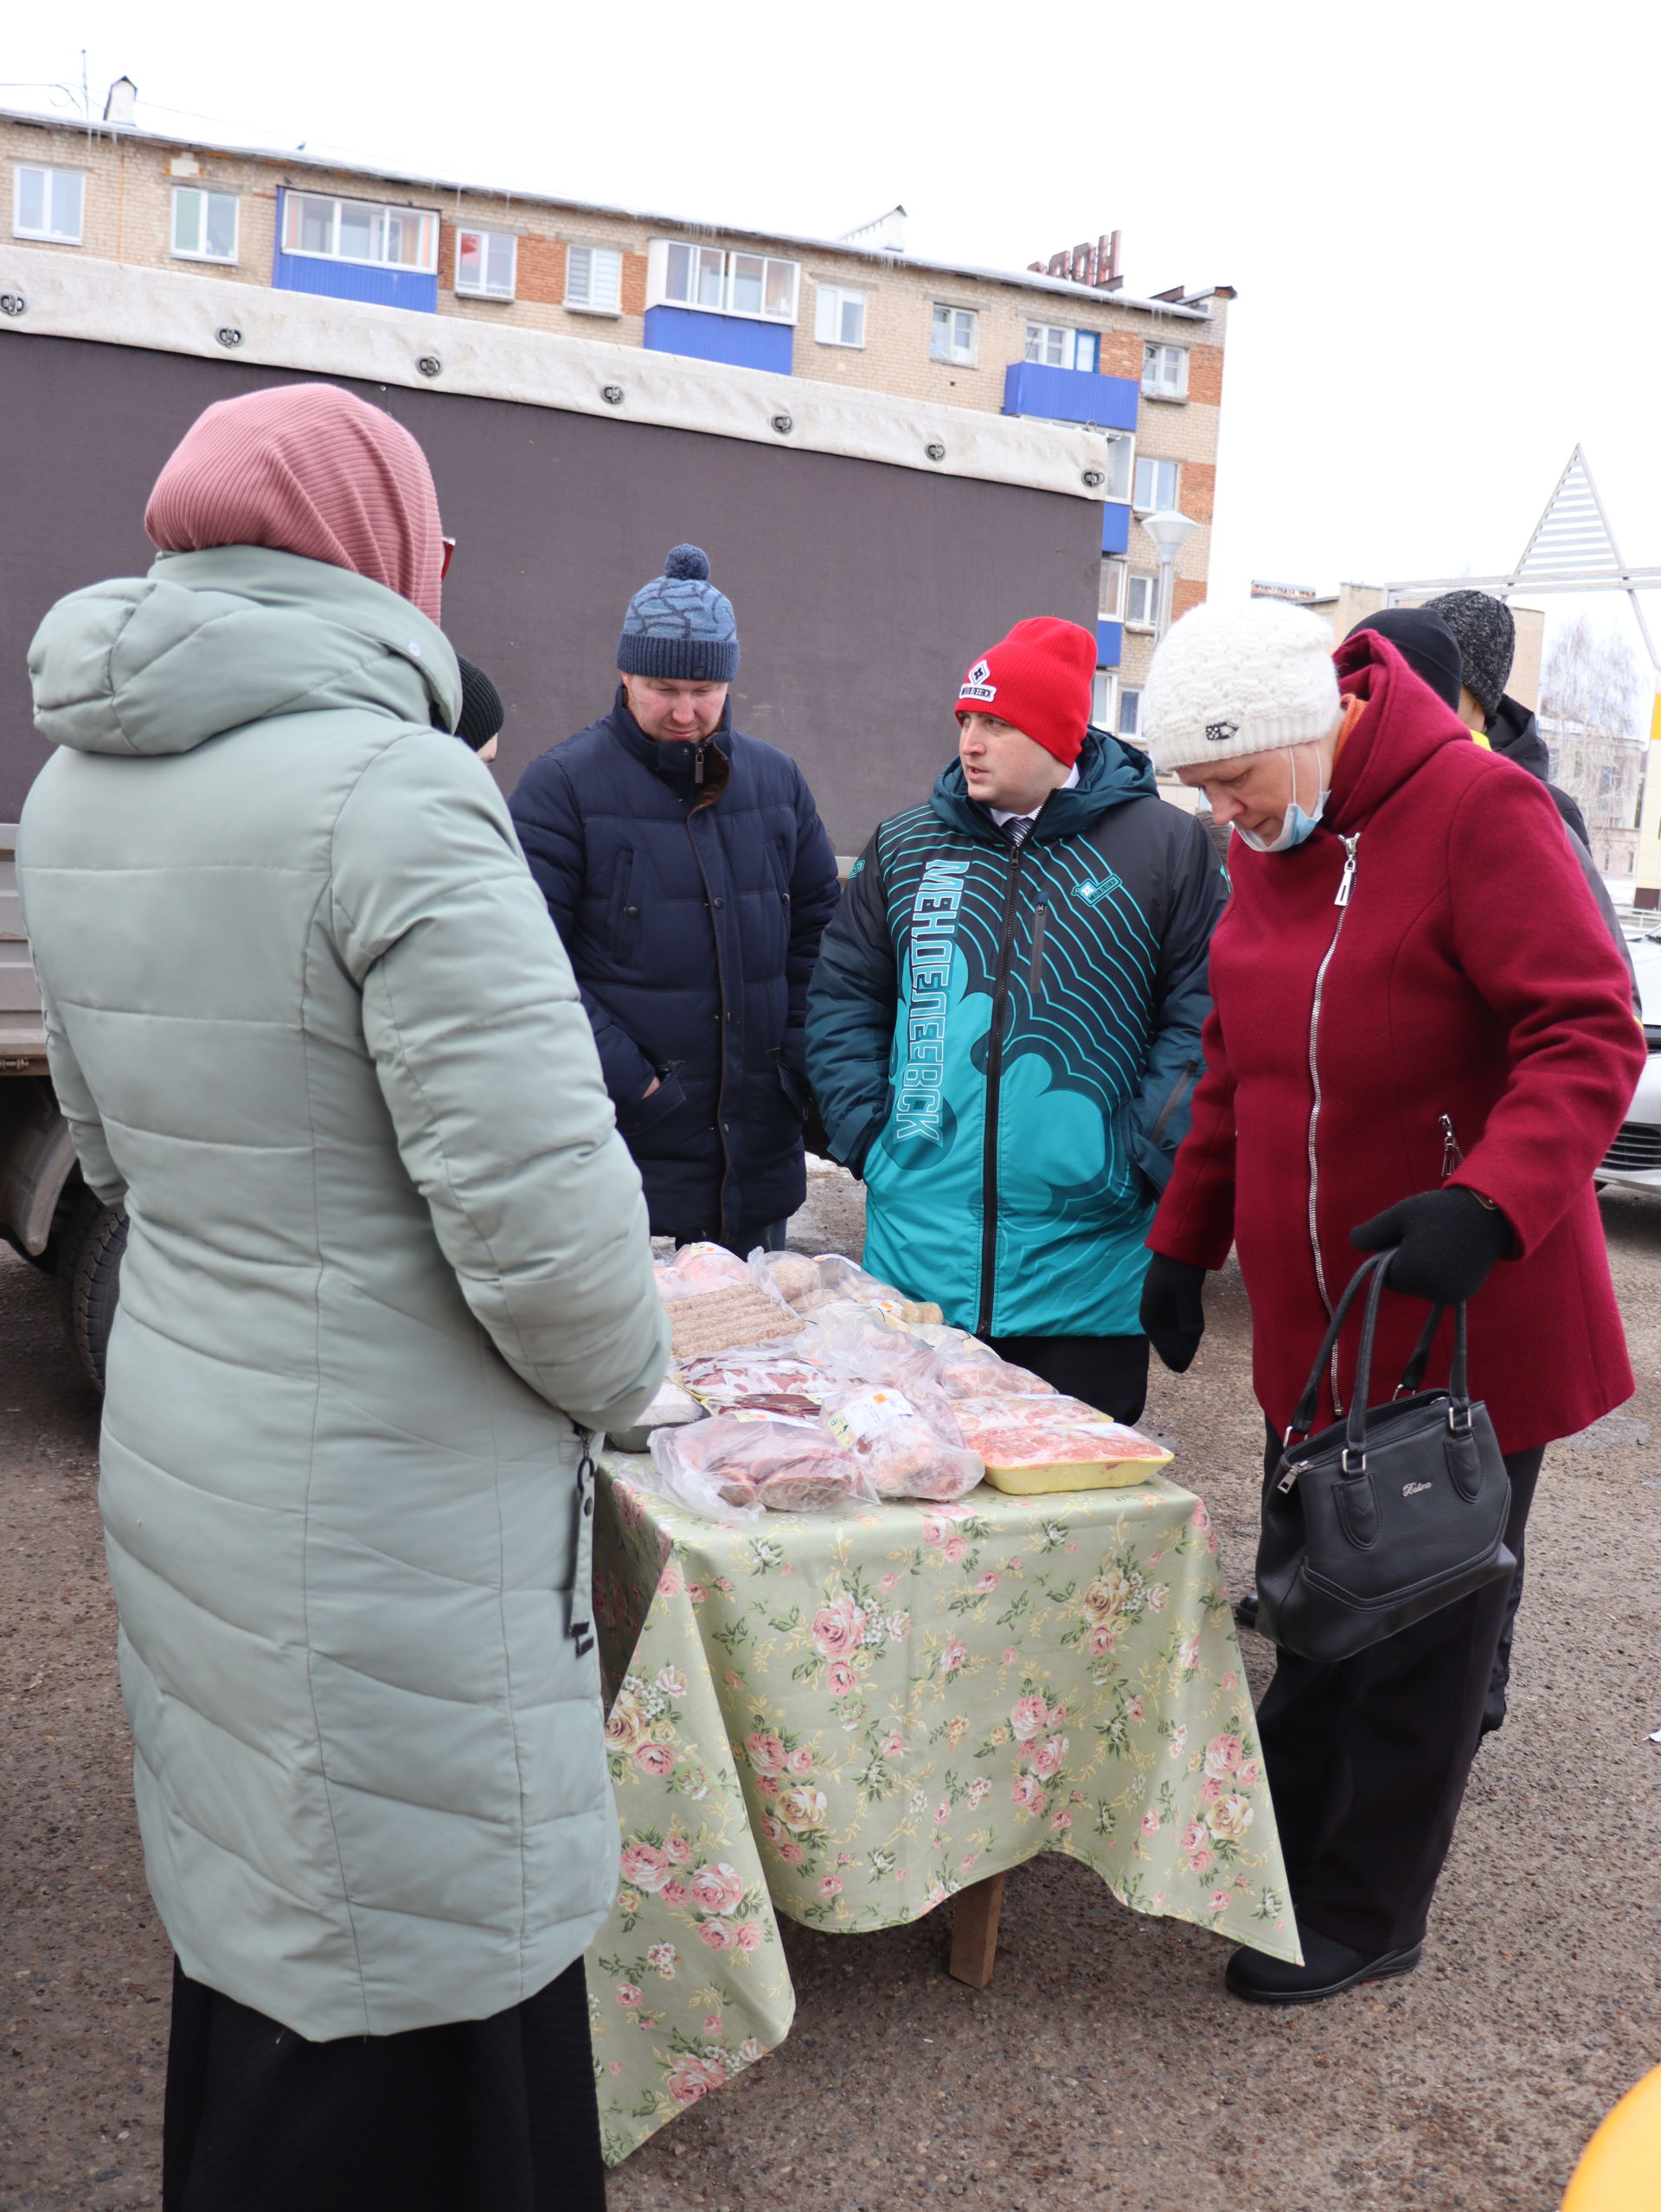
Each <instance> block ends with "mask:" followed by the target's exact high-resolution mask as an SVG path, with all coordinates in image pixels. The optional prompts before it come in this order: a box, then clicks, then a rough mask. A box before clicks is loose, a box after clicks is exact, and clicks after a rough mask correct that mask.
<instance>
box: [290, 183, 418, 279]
mask: <svg viewBox="0 0 1661 2212" xmlns="http://www.w3.org/2000/svg"><path fill="white" fill-rule="evenodd" d="M283 251H284V253H302V254H305V255H306V256H307V257H309V258H310V259H311V260H319V261H359V262H367V263H368V264H369V266H370V267H371V268H381V269H412V270H420V272H422V274H424V275H426V276H433V275H436V273H437V272H438V266H439V219H438V217H437V215H433V214H431V213H430V212H429V211H428V210H427V209H426V208H387V207H380V206H377V205H376V204H375V202H373V201H371V200H337V199H333V198H330V197H326V196H324V194H323V193H321V192H285V193H284V195H283Z"/></svg>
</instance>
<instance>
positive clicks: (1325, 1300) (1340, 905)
mask: <svg viewBox="0 0 1661 2212" xmlns="http://www.w3.org/2000/svg"><path fill="white" fill-rule="evenodd" d="M1359 843H1361V833H1360V831H1359V830H1357V831H1356V835H1355V836H1354V837H1346V838H1345V839H1344V873H1343V875H1341V876H1340V877H1339V878H1338V888H1337V893H1336V894H1335V895H1334V898H1333V901H1332V903H1333V905H1334V906H1335V907H1337V909H1338V919H1337V923H1336V925H1335V926H1334V927H1333V931H1332V941H1331V944H1330V945H1329V946H1327V948H1326V952H1325V956H1324V959H1322V961H1321V965H1320V966H1319V967H1318V969H1317V970H1316V971H1315V997H1314V999H1313V1001H1312V1003H1311V1006H1310V1010H1309V1080H1310V1082H1311V1086H1312V1087H1313V1089H1314V1093H1315V1096H1314V1100H1313V1103H1312V1104H1311V1106H1310V1109H1309V1140H1308V1152H1309V1248H1310V1250H1311V1253H1313V1254H1314V1259H1315V1281H1316V1284H1317V1286H1318V1288H1319V1291H1320V1293H1321V1304H1322V1305H1324V1307H1325V1308H1326V1318H1327V1319H1328V1320H1329V1321H1330V1320H1331V1318H1332V1293H1331V1291H1330V1290H1329V1289H1328V1287H1327V1281H1326V1263H1325V1261H1324V1260H1323V1259H1322V1257H1321V1230H1320V1213H1319V1196H1320V1176H1321V1171H1320V1162H1319V1160H1318V1157H1317V1155H1316V1149H1315V1140H1316V1137H1317V1134H1318V1131H1319V1127H1320V1119H1321V1068H1320V1058H1319V1053H1318V1045H1319V1042H1320V1028H1321V1000H1322V997H1324V993H1325V991H1326V971H1327V970H1328V969H1329V968H1330V967H1331V965H1332V955H1333V954H1334V953H1335V952H1337V949H1338V939H1339V938H1340V937H1341V936H1342V935H1343V934H1344V920H1345V917H1346V915H1347V914H1348V913H1349V911H1350V893H1351V891H1352V890H1353V889H1354V888H1355V882H1356V846H1357V845H1358V844H1359ZM1332 1411H1333V1413H1334V1414H1341V1413H1343V1411H1344V1407H1343V1405H1342V1404H1341V1403H1340V1401H1339V1398H1338V1348H1337V1345H1336V1344H1334V1345H1333V1347H1332Z"/></svg>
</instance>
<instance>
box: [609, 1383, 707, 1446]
mask: <svg viewBox="0 0 1661 2212" xmlns="http://www.w3.org/2000/svg"><path fill="white" fill-rule="evenodd" d="M702 1419H703V1407H702V1406H701V1405H699V1403H698V1401H697V1400H696V1398H694V1397H691V1396H689V1395H688V1393H687V1392H686V1391H684V1390H683V1389H682V1388H681V1386H680V1384H679V1383H678V1382H667V1381H665V1382H662V1383H660V1384H659V1385H658V1388H657V1396H656V1397H655V1398H654V1399H653V1400H652V1401H651V1404H650V1405H649V1406H648V1407H646V1410H645V1413H644V1414H641V1416H640V1418H639V1420H638V1421H636V1422H635V1424H634V1426H633V1427H632V1428H620V1429H618V1430H616V1431H615V1432H614V1433H612V1434H611V1435H610V1436H609V1438H608V1439H607V1440H608V1441H609V1442H610V1443H612V1444H613V1445H615V1446H616V1447H617V1449H618V1450H619V1452H644V1451H645V1450H646V1449H647V1444H648V1439H650V1437H651V1432H652V1430H653V1429H655V1428H675V1427H679V1426H680V1425H681V1424H682V1423H683V1422H684V1421H696V1420H702Z"/></svg>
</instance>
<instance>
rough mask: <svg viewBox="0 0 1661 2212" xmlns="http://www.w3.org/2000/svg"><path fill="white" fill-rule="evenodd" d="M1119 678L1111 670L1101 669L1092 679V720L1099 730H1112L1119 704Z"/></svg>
mask: <svg viewBox="0 0 1661 2212" xmlns="http://www.w3.org/2000/svg"><path fill="white" fill-rule="evenodd" d="M1118 691H1119V677H1118V676H1117V675H1116V674H1115V672H1114V671H1113V670H1112V669H1110V668H1099V669H1098V670H1096V672H1095V674H1094V676H1092V677H1091V679H1090V720H1091V721H1092V723H1093V725H1094V727H1095V728H1097V729H1109V730H1110V729H1112V728H1113V709H1114V707H1115V705H1116V704H1117V702H1118Z"/></svg>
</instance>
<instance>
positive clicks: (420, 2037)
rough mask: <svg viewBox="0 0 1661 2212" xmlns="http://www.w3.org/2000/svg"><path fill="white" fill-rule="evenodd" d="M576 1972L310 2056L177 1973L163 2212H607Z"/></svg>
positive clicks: (256, 2017)
mask: <svg viewBox="0 0 1661 2212" xmlns="http://www.w3.org/2000/svg"><path fill="white" fill-rule="evenodd" d="M605 2204H606V2170H605V2166H604V2164H603V2163H602V2161H601V2158H600V2112H599V2106H598V2104H597V2102H596V2100H595V2095H594V2074H593V2045H592V2043H591V2042H590V2038H589V2033H588V1993H587V1986H586V1984H585V1983H584V1979H583V1972H582V1961H581V1959H578V1960H577V1961H576V1963H575V1965H573V1966H570V1967H568V1969H567V1970H566V1972H564V1973H563V1974H561V1976H560V1977H559V1978H558V1979H557V1980H555V1981H553V1982H550V1983H549V1984H548V1987H547V1988H546V1989H545V1990H542V1991H539V1992H538V1993H537V1995H536V1996H535V1997H528V1998H527V1999H526V2000H525V2002H524V2003H523V2004H516V2005H513V2006H511V2007H510V2009H509V2010H507V2011H505V2012H498V2013H497V2014H495V2015H494V2016H492V2017H491V2019H489V2020H465V2021H459V2022H457V2023H455V2024H454V2025H453V2026H450V2027H443V2028H414V2029H410V2030H408V2032H407V2033H406V2034H403V2035H398V2036H345V2037H343V2038H342V2039H341V2040H339V2041H338V2042H326V2043H309V2042H306V2041H305V2037H304V2036H297V2035H296V2034H295V2033H294V2032H293V2030H292V2029H289V2028H284V2027H281V2026H279V2024H278V2023H277V2022H276V2021H274V2020H267V2019H266V2016H265V2015H264V2014H263V2013H260V2012H254V2011H251V2010H249V2008H248V2007H247V2005H244V2004H237V2003H236V2001H235V2000H234V1998H233V1997H221V1995H220V1994H219V1992H218V1991H215V1990H210V1989H204V1988H203V1986H202V1984H201V1983H200V1982H193V1981H192V1980H191V1979H190V1978H189V1976H188V1975H187V1974H186V1973H185V1972H184V1971H183V1968H182V1967H181V1966H180V1965H179V1964H178V1962H177V1961H176V1960H175V1962H174V1966H173V2033H172V2040H171V2042H170V2046H169V2049H168V2055H167V2097H166V2102H165V2105H164V2110H163V2116H162V2212H605Z"/></svg>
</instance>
